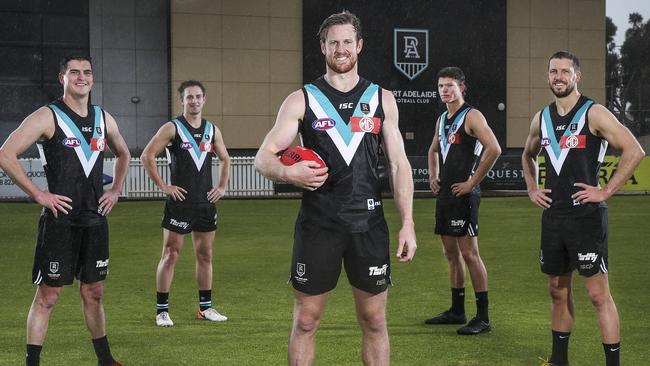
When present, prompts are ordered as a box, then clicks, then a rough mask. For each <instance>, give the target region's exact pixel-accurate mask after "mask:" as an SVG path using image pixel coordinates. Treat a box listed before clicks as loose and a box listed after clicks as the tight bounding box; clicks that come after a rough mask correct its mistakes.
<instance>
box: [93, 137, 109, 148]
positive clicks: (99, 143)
mask: <svg viewBox="0 0 650 366" xmlns="http://www.w3.org/2000/svg"><path fill="white" fill-rule="evenodd" d="M105 148H106V139H102V138H95V137H93V138H92V139H90V149H91V150H92V151H104V149H105Z"/></svg>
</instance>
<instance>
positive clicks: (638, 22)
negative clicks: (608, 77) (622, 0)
mask: <svg viewBox="0 0 650 366" xmlns="http://www.w3.org/2000/svg"><path fill="white" fill-rule="evenodd" d="M629 24H630V26H631V27H630V28H629V29H628V30H627V31H626V32H625V42H623V45H622V46H621V56H620V63H619V64H620V73H619V75H620V86H619V93H618V98H619V100H620V103H621V105H620V107H621V110H620V111H619V112H620V113H619V117H622V118H621V121H623V122H624V123H625V124H626V125H627V126H628V127H629V128H630V130H632V131H633V132H634V133H635V134H637V135H643V134H647V133H649V132H650V63H649V62H648V60H650V21H647V22H645V23H644V22H643V16H641V14H639V13H632V14H630V17H629ZM646 119H647V121H646Z"/></svg>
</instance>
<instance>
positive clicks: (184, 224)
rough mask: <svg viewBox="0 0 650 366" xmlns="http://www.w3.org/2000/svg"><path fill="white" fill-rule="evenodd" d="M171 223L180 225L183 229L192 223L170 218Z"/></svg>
mask: <svg viewBox="0 0 650 366" xmlns="http://www.w3.org/2000/svg"><path fill="white" fill-rule="evenodd" d="M169 225H172V226H176V227H179V228H181V229H187V227H188V226H189V225H190V224H189V223H188V222H187V221H177V220H174V219H169Z"/></svg>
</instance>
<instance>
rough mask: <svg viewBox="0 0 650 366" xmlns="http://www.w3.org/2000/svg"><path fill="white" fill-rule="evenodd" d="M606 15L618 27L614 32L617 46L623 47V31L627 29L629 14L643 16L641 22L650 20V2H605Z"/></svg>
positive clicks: (613, 0) (618, 0)
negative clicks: (635, 13)
mask: <svg viewBox="0 0 650 366" xmlns="http://www.w3.org/2000/svg"><path fill="white" fill-rule="evenodd" d="M605 2H606V5H605V6H606V10H605V12H606V14H607V16H608V17H610V18H612V21H613V22H614V24H616V26H617V27H618V30H617V31H616V37H614V40H615V41H616V45H617V46H621V45H623V42H624V41H625V31H626V30H627V29H628V28H629V26H630V24H629V23H628V18H629V15H630V13H634V12H637V13H639V14H641V15H642V16H643V22H644V23H645V22H647V21H648V19H650V1H649V0H605Z"/></svg>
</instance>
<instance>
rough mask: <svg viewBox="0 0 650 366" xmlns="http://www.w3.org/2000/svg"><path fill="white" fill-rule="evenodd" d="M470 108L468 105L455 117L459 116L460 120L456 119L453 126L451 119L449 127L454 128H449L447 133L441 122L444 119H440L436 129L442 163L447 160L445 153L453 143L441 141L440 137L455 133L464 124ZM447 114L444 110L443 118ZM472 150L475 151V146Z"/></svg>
mask: <svg viewBox="0 0 650 366" xmlns="http://www.w3.org/2000/svg"><path fill="white" fill-rule="evenodd" d="M471 109H472V108H471V107H470V108H467V109H465V110H464V111H462V112H461V115H459V116H457V117H456V118H460V121H458V123H456V125H455V126H454V121H452V125H451V127H453V128H454V129H453V130H452V129H449V132H447V133H445V124H444V123H443V122H444V121H442V120H441V121H440V126H439V127H440V128H439V130H438V139H439V142H440V143H439V145H440V152H441V153H442V163H443V164H444V163H445V161H447V154H448V153H449V149H451V145H453V144H450V143H449V142H448V141H444V142H443V141H442V139H443V138H444V139H447V138H448V136H450V135H455V134H456V133H457V132H458V130H459V129H460V126H462V125H463V124H465V117H467V113H469V111H470V110H471ZM447 115H448V113H447V112H445V119H447ZM477 142H478V141H477ZM481 148H483V146H482V145H481ZM474 151H476V148H475V149H474Z"/></svg>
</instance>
